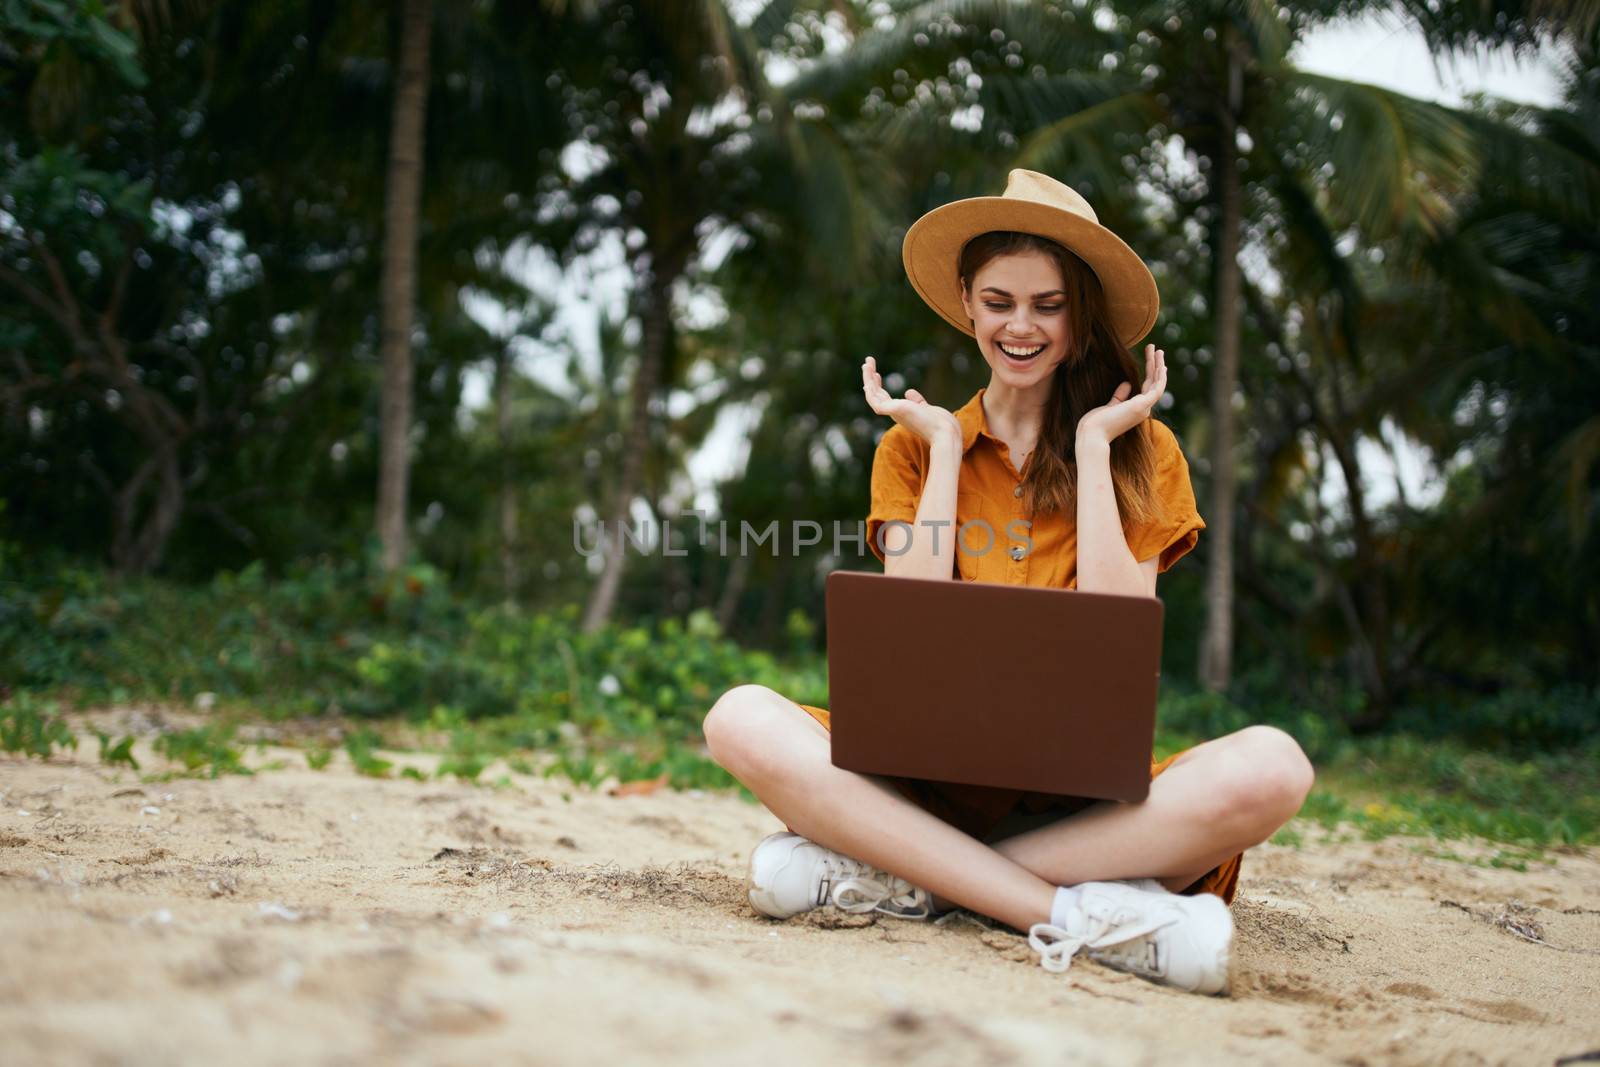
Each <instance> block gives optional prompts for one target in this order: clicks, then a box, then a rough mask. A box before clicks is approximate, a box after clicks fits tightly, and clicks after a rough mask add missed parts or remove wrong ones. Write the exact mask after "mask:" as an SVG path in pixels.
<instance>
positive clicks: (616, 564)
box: [583, 262, 681, 633]
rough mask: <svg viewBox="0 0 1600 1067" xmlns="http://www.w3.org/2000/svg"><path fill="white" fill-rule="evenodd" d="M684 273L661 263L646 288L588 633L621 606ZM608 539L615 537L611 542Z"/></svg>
mask: <svg viewBox="0 0 1600 1067" xmlns="http://www.w3.org/2000/svg"><path fill="white" fill-rule="evenodd" d="M680 269H681V268H677V267H674V266H672V265H670V264H667V263H662V262H655V263H652V264H651V270H650V280H649V282H648V284H647V286H646V288H645V298H644V308H643V311H644V329H643V332H642V336H641V337H640V342H639V369H638V370H637V371H635V372H634V375H633V389H632V392H631V394H630V397H629V401H628V436H627V438H626V440H625V441H624V442H623V446H622V472H621V475H620V476H619V477H618V479H617V488H616V495H615V496H614V497H613V498H612V501H611V508H610V515H609V516H608V519H609V521H607V522H606V524H605V527H604V528H603V529H602V531H601V534H602V537H601V544H602V546H603V547H604V548H605V553H604V557H603V558H604V561H605V568H604V569H603V570H602V571H601V572H600V580H599V582H597V583H595V587H594V591H593V592H592V593H591V594H590V596H589V604H588V606H587V608H585V610H584V615H583V632H584V633H594V632H595V631H596V630H598V629H600V627H602V626H604V625H605V624H606V622H607V621H608V620H609V619H610V618H611V612H612V610H613V609H614V608H615V607H616V602H617V592H618V590H620V589H621V588H622V571H623V567H624V565H625V563H626V561H627V556H626V554H625V553H624V552H623V544H624V542H623V539H622V525H623V523H625V522H627V520H628V505H629V504H630V503H631V502H632V500H633V494H634V491H635V489H636V488H637V487H638V484H639V474H640V472H641V471H642V470H643V469H644V456H645V450H646V449H648V448H649V447H650V400H651V398H652V397H653V396H654V395H655V391H656V385H657V384H658V382H657V379H658V378H660V376H661V365H662V357H663V355H664V351H665V348H666V341H667V328H668V325H669V318H670V316H671V315H672V303H671V300H672V283H673V282H674V281H675V280H676V279H677V276H678V271H679V270H680ZM607 538H610V540H609V542H608V541H607V540H606V539H607Z"/></svg>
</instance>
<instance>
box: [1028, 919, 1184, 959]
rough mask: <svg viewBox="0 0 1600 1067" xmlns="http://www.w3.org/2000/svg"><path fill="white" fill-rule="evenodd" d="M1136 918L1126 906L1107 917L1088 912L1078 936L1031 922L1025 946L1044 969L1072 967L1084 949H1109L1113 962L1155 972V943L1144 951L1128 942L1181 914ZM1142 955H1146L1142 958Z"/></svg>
mask: <svg viewBox="0 0 1600 1067" xmlns="http://www.w3.org/2000/svg"><path fill="white" fill-rule="evenodd" d="M1136 917H1137V916H1136V915H1135V913H1133V912H1131V911H1129V910H1128V909H1125V908H1123V909H1119V910H1117V911H1116V912H1114V913H1113V914H1111V915H1109V916H1107V915H1091V916H1090V917H1089V925H1088V928H1087V929H1086V930H1084V932H1083V933H1082V934H1080V935H1074V934H1072V933H1069V932H1068V931H1066V930H1063V929H1062V928H1061V927H1059V926H1054V925H1051V924H1050V923H1034V924H1033V925H1032V926H1030V927H1029V928H1028V946H1029V947H1030V948H1032V949H1033V950H1034V951H1035V952H1037V953H1039V966H1041V967H1043V968H1044V969H1045V970H1047V971H1056V972H1060V971H1064V970H1066V969H1067V968H1068V967H1070V966H1072V957H1073V956H1076V955H1077V954H1078V953H1079V952H1080V951H1082V950H1083V949H1091V950H1097V951H1098V950H1110V951H1107V952H1106V953H1105V955H1106V956H1108V957H1110V958H1111V959H1113V960H1115V961H1116V962H1120V963H1126V964H1133V965H1136V966H1138V965H1144V966H1148V967H1149V968H1150V970H1152V971H1154V970H1155V967H1156V963H1157V959H1156V949H1155V944H1154V942H1153V941H1151V942H1149V943H1148V944H1149V947H1148V949H1145V950H1143V951H1141V950H1140V949H1139V948H1138V947H1136V946H1135V945H1133V944H1131V942H1134V941H1137V940H1139V939H1140V938H1148V937H1149V936H1150V935H1151V934H1153V933H1155V932H1156V931H1157V930H1160V929H1161V928H1162V927H1164V926H1171V925H1172V924H1173V923H1175V922H1178V921H1179V919H1180V918H1181V916H1180V915H1177V914H1168V915H1165V916H1162V917H1159V918H1153V919H1147V920H1146V921H1145V922H1143V923H1138V924H1135V923H1134V922H1133V921H1132V920H1133V919H1135V918H1136ZM1047 938H1048V939H1049V940H1046V939H1047ZM1116 946H1124V947H1122V948H1117V947H1116ZM1141 955H1144V957H1145V958H1144V959H1142V960H1141V959H1140V958H1139V957H1140V956H1141Z"/></svg>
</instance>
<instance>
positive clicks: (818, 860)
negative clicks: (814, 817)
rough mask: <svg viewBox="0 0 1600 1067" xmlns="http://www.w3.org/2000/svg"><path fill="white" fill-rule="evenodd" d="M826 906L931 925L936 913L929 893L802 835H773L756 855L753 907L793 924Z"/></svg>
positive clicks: (753, 855) (753, 856) (752, 855)
mask: <svg viewBox="0 0 1600 1067" xmlns="http://www.w3.org/2000/svg"><path fill="white" fill-rule="evenodd" d="M826 904H832V905H833V906H834V907H836V908H838V909H840V910H841V911H849V912H869V911H881V912H883V913H884V914H885V915H892V916H894V917H895V918H897V919H926V918H928V916H929V915H930V914H932V912H933V898H932V895H931V894H929V893H928V891H927V890H925V889H918V888H917V887H916V886H914V885H912V884H911V883H910V882H908V881H906V880H905V879H904V878H896V877H894V876H893V875H891V874H886V873H885V872H883V871H880V870H878V869H877V868H875V867H868V866H867V865H866V864H865V863H862V862H861V861H860V860H854V859H851V858H850V857H849V856H846V855H843V854H841V853H838V852H833V851H831V850H829V849H826V848H823V847H822V846H821V845H819V844H817V843H816V842H814V841H807V840H806V839H805V838H803V837H801V836H800V835H799V834H795V833H789V832H787V831H785V832H783V833H777V834H773V835H772V836H770V837H767V838H765V839H764V840H762V842H761V843H760V844H759V845H757V846H756V847H755V851H754V852H751V853H750V905H751V906H752V907H753V908H755V909H756V910H757V911H759V912H760V913H761V914H763V915H770V916H771V917H772V918H774V919H787V918H789V917H790V916H791V915H799V914H800V913H801V912H803V911H810V910H811V909H813V908H820V907H822V906H823V905H826Z"/></svg>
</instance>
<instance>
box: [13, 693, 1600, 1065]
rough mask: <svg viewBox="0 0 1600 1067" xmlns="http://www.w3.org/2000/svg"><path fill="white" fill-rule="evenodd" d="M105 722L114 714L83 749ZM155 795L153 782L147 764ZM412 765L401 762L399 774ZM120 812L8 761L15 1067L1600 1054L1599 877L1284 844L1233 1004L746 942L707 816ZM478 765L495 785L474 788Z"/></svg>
mask: <svg viewBox="0 0 1600 1067" xmlns="http://www.w3.org/2000/svg"><path fill="white" fill-rule="evenodd" d="M108 719H117V720H119V721H122V722H124V723H125V722H126V721H127V716H126V715H125V714H121V713H116V714H113V713H107V714H106V715H103V716H102V717H101V721H105V720H108ZM136 751H137V752H138V754H139V756H140V758H141V761H142V762H143V763H144V768H145V772H146V773H149V772H150V771H151V770H152V769H157V768H162V767H166V766H169V765H167V764H164V763H163V762H162V761H161V759H160V758H159V757H157V756H155V755H154V754H153V753H151V752H150V751H149V749H148V747H146V746H145V745H144V744H141V745H140V747H139V748H138V749H137V750H136ZM396 758H397V759H399V760H401V761H402V762H404V763H410V764H412V765H416V766H419V767H429V766H431V764H432V760H431V759H430V758H429V757H425V756H399V757H396ZM276 760H282V761H284V762H286V763H287V767H286V768H283V769H269V770H263V771H261V772H260V773H258V774H256V775H254V776H251V777H242V776H228V777H224V778H221V779H218V780H203V779H177V780H173V781H167V782H153V783H152V782H142V781H141V780H140V775H138V774H136V773H134V772H132V771H131V770H127V769H113V768H108V767H106V766H103V765H101V764H100V763H98V762H97V761H96V759H95V744H94V742H93V740H92V738H91V739H89V740H88V741H87V742H86V743H85V744H84V745H83V746H82V747H81V748H80V750H79V752H78V754H77V755H76V757H75V758H74V757H72V756H68V757H65V758H56V759H52V760H51V761H49V762H40V761H37V760H32V761H28V760H22V759H18V758H14V757H0V944H3V945H4V950H3V953H0V1032H3V1033H4V1035H5V1037H4V1044H3V1046H0V1061H3V1062H5V1063H7V1064H33V1063H67V1064H80V1063H87V1064H100V1063H106V1064H112V1063H130V1064H143V1063H151V1064H156V1063H160V1064H169V1063H177V1062H190V1063H195V1062H208V1063H221V1062H229V1063H235V1062H237V1063H290V1062H292V1063H297V1064H306V1063H364V1062H397V1063H407V1062H429V1063H434V1062H448V1063H484V1062H491V1061H492V1062H517V1063H536V1064H565V1063H584V1064H607V1065H610V1064H631V1063H683V1064H702V1063H707V1064H722V1063H726V1064H736V1063H737V1064H749V1063H758V1064H761V1065H762V1067H778V1065H783V1064H805V1065H808V1067H813V1065H816V1064H825V1063H836V1064H837V1063H878V1062H891V1063H898V1062H915V1063H918V1064H961V1065H969V1064H979V1063H1008V1064H1036V1063H1037V1064H1043V1063H1061V1062H1074V1063H1084V1064H1119V1065H1120V1064H1142V1063H1151V1064H1154V1063H1161V1064H1169V1063H1179V1064H1181V1063H1204V1064H1208V1065H1215V1064H1217V1063H1220V1062H1246V1063H1269V1064H1282V1063H1344V1064H1362V1063H1372V1064H1379V1063H1382V1064H1390V1063H1394V1064H1413V1063H1415V1064H1485V1063H1516V1064H1524V1063H1539V1064H1550V1063H1553V1062H1556V1061H1558V1060H1560V1059H1561V1058H1563V1057H1568V1056H1575V1055H1579V1054H1582V1053H1585V1052H1591V1051H1593V1050H1597V1049H1600V851H1596V850H1567V851H1564V852H1561V853H1559V854H1553V855H1552V857H1551V860H1552V862H1549V863H1541V862H1536V863H1532V864H1530V865H1529V869H1528V870H1527V871H1526V872H1518V871H1515V870H1509V869H1496V868H1491V867H1488V866H1485V865H1481V863H1480V865H1474V864H1473V863H1469V862H1462V861H1460V860H1455V859H1445V858H1440V857H1439V855H1438V853H1441V852H1444V851H1452V852H1454V853H1457V854H1459V855H1461V856H1463V857H1467V858H1477V859H1479V860H1480V861H1482V860H1483V859H1485V858H1487V857H1489V856H1492V855H1493V853H1494V849H1493V848H1492V847H1488V846H1472V845H1469V844H1464V843H1460V842H1452V843H1449V844H1448V845H1446V844H1442V843H1440V842H1436V841H1431V840H1430V841H1422V840H1410V839H1399V838H1390V839H1387V840H1384V841H1381V842H1366V841H1361V840H1356V839H1352V835H1349V834H1334V835H1328V834H1325V833H1324V832H1323V831H1321V830H1320V829H1319V828H1317V827H1314V826H1309V825H1308V826H1303V827H1300V830H1301V832H1302V834H1303V835H1304V839H1305V843H1304V844H1303V845H1302V846H1301V847H1299V848H1290V847H1277V846H1271V845H1265V846H1262V847H1260V848H1257V849H1254V850H1253V851H1252V852H1251V853H1250V854H1248V855H1247V856H1246V858H1245V865H1244V878H1243V881H1242V883H1241V889H1240V894H1239V899H1238V901H1237V903H1236V904H1235V909H1234V914H1235V919H1236V923H1237V942H1236V947H1235V961H1236V962H1235V972H1234V973H1235V977H1234V987H1233V994H1232V996H1230V997H1227V998H1209V997H1200V996H1195V995H1192V994H1187V993H1182V992H1178V991H1175V990H1171V989H1167V988H1164V987H1160V986H1156V985H1153V984H1151V983H1149V982H1146V981H1144V980H1142V979H1139V978H1135V977H1133V976H1130V975H1125V974H1121V973H1119V972H1116V971H1113V970H1110V969H1107V968H1104V967H1101V966H1099V965H1097V964H1094V963H1092V962H1089V961H1086V960H1082V959H1080V960H1079V961H1077V962H1075V963H1074V964H1073V966H1072V968H1071V969H1070V970H1069V971H1068V972H1066V973H1065V974H1051V973H1049V972H1046V971H1044V970H1043V969H1041V968H1040V967H1039V966H1038V964H1037V957H1036V956H1035V955H1034V954H1033V953H1032V952H1031V951H1029V950H1028V948H1027V946H1026V943H1025V942H1024V940H1023V939H1022V938H1021V937H1019V936H1017V935H1015V934H1012V933H1010V932H1008V931H1006V930H1004V929H1000V928H995V927H992V926H986V925H984V924H982V923H980V922H978V921H976V920H975V919H972V918H969V917H967V916H965V915H964V914H963V915H960V916H958V917H957V918H956V919H955V920H954V921H951V920H947V921H945V922H943V923H941V924H939V925H930V924H925V923H913V922H907V921H904V920H897V919H891V918H887V917H878V918H864V917H860V916H846V915H841V914H838V913H834V912H831V911H825V912H817V913H813V914H811V915H808V916H804V917H801V918H799V919H795V920H790V921H788V922H774V921H772V920H768V919H765V918H762V917H759V916H756V915H755V914H754V913H753V912H751V910H750V908H749V905H748V903H747V901H746V900H745V897H744V885H743V879H744V864H745V861H746V858H747V856H748V854H749V849H750V847H751V846H752V845H753V844H754V843H755V842H756V841H757V840H759V839H760V838H761V837H762V836H763V835H765V834H767V833H769V832H772V831H773V830H777V829H781V826H780V824H779V823H778V822H777V820H775V819H774V818H773V817H772V816H771V815H769V814H768V813H767V812H766V811H765V810H763V809H762V808H760V807H758V806H756V805H754V804H751V803H748V802H746V801H744V800H741V799H740V798H739V797H738V796H736V795H732V794H720V793H701V792H683V793H678V792H671V791H666V790H661V791H657V792H653V793H648V794H643V795H626V796H614V795H610V794H609V793H608V792H607V791H606V790H605V789H598V790H586V789H578V788H574V787H572V786H571V785H570V784H567V783H564V782H562V781H559V780H546V779H542V778H537V777H531V776H522V775H511V776H510V777H511V785H510V787H509V788H499V789H495V788H489V787H485V786H476V787H475V786H472V785H467V784H457V783H455V782H453V781H452V782H439V781H428V782H417V781H411V780H405V779H398V780H377V779H372V778H364V777H360V776H358V775H357V774H355V773H354V771H353V769H352V768H351V767H350V765H349V763H348V761H347V760H346V759H345V758H344V756H343V754H342V753H341V754H339V755H337V756H336V757H335V759H334V761H333V763H332V764H331V765H330V766H329V767H328V768H327V769H326V770H324V771H320V772H318V771H311V770H309V769H307V768H306V766H305V761H304V757H303V755H302V754H301V753H300V752H298V751H295V750H293V749H288V748H271V747H264V748H262V749H261V750H259V751H258V750H256V749H251V750H250V753H249V762H250V763H252V764H253V765H256V766H261V765H263V764H267V763H271V762H273V761H276ZM502 773H503V768H500V767H492V768H490V770H489V771H488V772H486V774H485V775H484V780H486V781H488V780H492V779H494V778H496V777H498V776H500V775H501V774H502Z"/></svg>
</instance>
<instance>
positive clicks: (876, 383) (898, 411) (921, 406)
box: [861, 356, 961, 444]
mask: <svg viewBox="0 0 1600 1067" xmlns="http://www.w3.org/2000/svg"><path fill="white" fill-rule="evenodd" d="M861 391H862V392H863V393H865V394H866V397H867V404H868V405H869V406H870V407H871V408H872V410H873V411H876V412H877V413H878V414H879V415H887V416H889V417H890V418H891V419H893V420H894V421H895V422H898V423H899V424H900V425H901V426H904V427H905V428H906V429H908V430H910V431H911V432H912V433H914V434H916V435H917V436H918V437H920V438H922V439H923V440H924V441H927V442H928V443H929V444H934V443H935V442H937V441H938V440H939V438H940V437H941V436H949V435H954V437H955V439H956V440H958V441H959V440H960V439H961V423H960V422H959V421H958V420H957V419H956V417H955V416H954V415H953V414H951V413H950V412H949V411H946V410H945V409H944V408H941V407H936V406H935V405H933V404H930V403H928V401H927V400H926V399H925V398H924V397H923V395H922V394H921V393H919V392H917V391H916V390H915V389H907V390H906V395H905V396H904V397H902V398H900V399H898V400H897V399H895V398H894V397H892V396H890V395H889V391H888V390H887V389H885V388H884V387H883V379H882V378H881V377H880V376H879V375H878V362H877V360H876V359H874V358H873V357H872V356H868V357H867V358H866V360H864V361H863V362H862V364H861Z"/></svg>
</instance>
